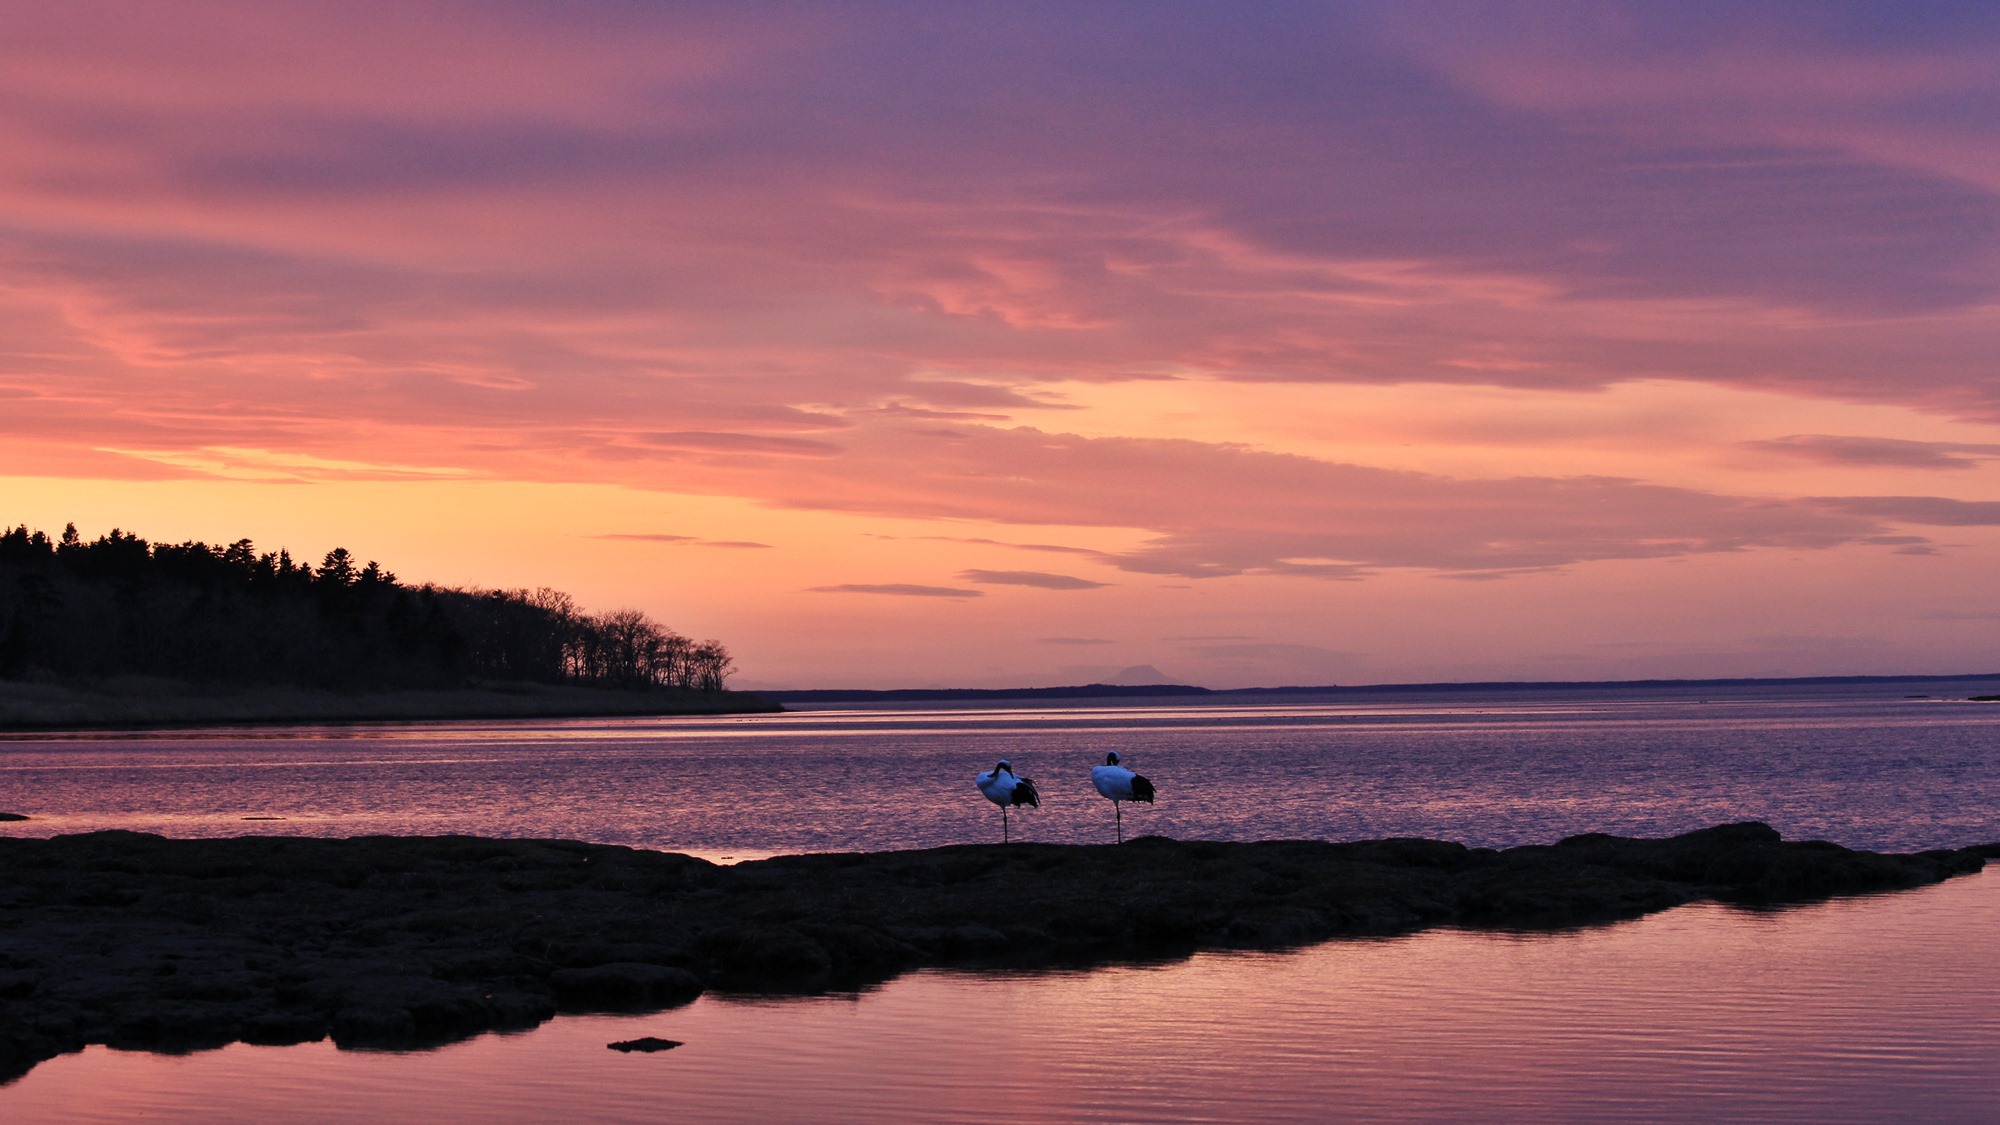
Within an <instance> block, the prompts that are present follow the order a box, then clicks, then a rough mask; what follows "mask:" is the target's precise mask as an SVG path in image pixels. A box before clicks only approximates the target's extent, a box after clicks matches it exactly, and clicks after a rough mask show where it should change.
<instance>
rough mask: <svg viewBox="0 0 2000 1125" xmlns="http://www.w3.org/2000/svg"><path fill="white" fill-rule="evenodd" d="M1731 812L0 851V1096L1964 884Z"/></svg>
mask: <svg viewBox="0 0 2000 1125" xmlns="http://www.w3.org/2000/svg"><path fill="white" fill-rule="evenodd" d="M1992 856H2000V844H1993V845H1983V846H1978V847H1969V848H1961V849H1956V850H1940V851H1928V852H1922V853H1918V854H1914V855H1888V854H1879V853H1873V852H1864V851H1853V850H1849V849H1847V848H1843V847H1839V846H1837V845H1833V844H1828V843H1823V842H1812V841H1808V842H1786V841H1783V840H1781V839H1780V837H1779V835H1778V833H1777V832H1776V831H1774V830H1772V829H1771V828H1770V827H1769V826H1767V825H1763V824H1758V823H1745V824H1732V825H1722V826H1718V827H1715V828H1708V829H1703V830H1701V831H1698V832H1692V833H1688V834H1686V835H1682V836H1675V837H1671V838H1668V839H1660V840H1641V839H1630V838H1625V837H1616V836H1607V835H1599V834H1592V835H1585V836H1577V837H1572V838H1570V839H1567V840H1564V841H1562V842H1560V843H1557V844H1552V845H1536V846H1527V847H1517V848H1509V849H1505V850H1499V851H1496V850H1491V849H1484V848H1467V847H1465V846H1463V845H1460V844H1454V843H1447V842H1442V841H1436V840H1417V839H1391V840H1374V841H1362V842H1354V843H1324V842H1319V841H1296V840H1291V841H1268V842H1259V843H1221V842H1211V841H1175V840H1169V839H1164V838H1161V837H1145V838H1142V839H1138V840H1134V841H1131V842H1129V843H1126V844H1123V845H1095V846H1086V845H1068V844H1033V843H1017V844H1011V845H1002V844H981V845H961V846H953V847H943V848H932V849H927V850H921V851H903V852H879V853H855V854H816V855H799V856H782V857H778V858H775V859H768V860H761V861H757V862H752V863H743V864H739V865H736V866H730V867H724V866H717V865H715V864H711V863H708V862H706V861H704V860H700V859H696V858H693V857H689V856H684V855H677V854H672V853H663V852H650V851H641V850H637V849H632V848H625V847H617V846H610V845H601V844H587V843H578V842H574V841H566V840H500V839H484V838H479V837H469V836H442V837H386V836H379V837H358V838H354V839H344V840H343V839H315V838H309V837H282V836H254V837H239V838H234V839H208V840H172V839H165V838H162V837H158V836H151V835H145V834H141V833H131V832H98V833H90V834H86V835H76V836H60V837H56V838H53V839H7V838H0V1080H4V1079H6V1078H11V1077H16V1076H18V1075H20V1074H23V1073H25V1072H26V1071H27V1070H28V1069H29V1068H31V1067H33V1066H34V1065H35V1064H36V1063H37V1062H40V1061H41V1060H43V1059H46V1058H50V1057H53V1056H55V1055H57V1054H60V1053H64V1052H68V1051H74V1050H79V1049H81V1048H82V1047H84V1046H86V1045H88V1044H92V1043H107V1044H110V1045H112V1046H116V1047H122V1048H134V1049H151V1050H164V1051H185V1050H197V1049H202V1048H208V1047H217V1046H221V1045H224V1044H226V1043H230V1042H234V1041H238V1040H242V1041H247V1042H253V1043H296V1042H306V1041H312V1040H318V1039H322V1038H325V1037H328V1036H331V1037H332V1038H333V1040H334V1042H335V1043H336V1044H337V1045H340V1046H353V1047H362V1046H366V1047H421V1046H426V1045H434V1044H439V1043H444V1042H449V1041H452V1040H455V1039H461V1038H465V1037H467V1036H471V1035H476V1034H478V1033H480V1032H483V1031H487V1030H493V1029H514V1028H525V1027H530V1026H533V1025H535V1024H537V1023H540V1022H541V1021H543V1020H546V1019H549V1018H550V1017H552V1016H553V1015H555V1014H556V1013H557V1012H559V1011H565V1012H570V1011H574V1012H582V1011H605V1010H622V1011H644V1010H651V1009H658V1008H664V1007H670V1006H673V1005H676V1004H682V1003H686V1002H687V1001H689V1000H692V999H693V998H694V997H696V996H698V995H699V994H700V993H701V992H702V991H704V990H706V989H710V988H717V989H725V990H743V991H763V992H782V993H800V994H805V993H813V992H818V991H823V990H827V989H836V988H854V987H860V986H865V985H868V984H871V983H876V982H880V981H883V980H887V979H889V978H890V977H893V976H895V975H896V974H898V973H900V972H903V971H906V970H910V969H914V968H918V967H924V966H998V965H1007V966H1021V967H1039V966H1054V965H1078V964H1091V963H1099V962H1106V961H1114V960H1123V959H1139V958H1155V957H1164V956H1179V955H1185V954H1187V953H1190V952H1193V951H1195V950H1197V949H1202V948H1225V947H1229V948H1263V949H1271V948H1284V947H1289V946H1296V945H1300V944H1304V943H1307V942H1313V941H1318V940H1322V939H1325V938H1331V937H1337V936H1342V935H1387V934H1398V933H1406V932H1410V931H1414V930H1418V929H1422V928H1425V927H1430V926H1440V925H1463V926H1477V927H1492V928H1511V929H1527V928H1535V929H1557V928H1565V927H1572V926H1578V925H1586V924H1591V923H1598V922H1608V921H1614V920H1618V919H1624V918H1632V917H1637V916H1639V915H1642V914H1646V913H1649V912H1651V911H1656V910H1662V909H1666V908H1668V907H1672V906H1677V905H1680V904H1682V903H1687V902H1693V901H1697V900H1702V899H1719V900H1723V901H1728V902H1735V903H1742V904H1745V905H1747V906H1752V907H1755V906H1761V905H1769V904H1778V903H1790V902H1801V901H1811V900H1815V899H1821V898H1826V897H1830V896H1835V895H1847V894H1859V893H1868V892H1877V891H1889V890H1896V889H1901V888H1908V887H1915V886H1921V885H1924V884H1929V883H1935V882H1938V881H1940V880H1943V879H1946V878H1949V877H1951V876H1953V875H1959V874H1964V873H1969V872H1973V871H1978V870H1979V869H1980V868H1981V867H1982V866H1983V864H1984V861H1985V859H1986V858H1988V857H1992Z"/></svg>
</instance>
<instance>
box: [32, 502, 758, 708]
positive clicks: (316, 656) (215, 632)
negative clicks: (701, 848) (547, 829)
mask: <svg viewBox="0 0 2000 1125" xmlns="http://www.w3.org/2000/svg"><path fill="white" fill-rule="evenodd" d="M734 670H735V664H734V662H733V661H732V660H731V659H730V656H729V650H728V649H726V648H724V647H723V646H722V644H721V642H719V641H713V640H709V641H699V642H697V641H691V640H689V639H688V638H686V637H684V636H681V635H680V634H679V633H676V632H674V631H673V630H672V629H669V628H667V627H666V626H664V625H661V624H660V623H659V622H657V621H654V620H653V619H652V618H650V617H648V616H647V615H646V614H644V613H641V612H639V611H638V610H632V609H621V610H614V611H611V612H609V613H588V612H585V611H584V610H582V609H581V608H579V607H578V606H577V604H576V602H575V600H574V599H573V598H571V597H570V596H569V595H568V594H565V593H563V592H562V591H560V590H552V589H549V588H547V587H543V588H541V589H536V590H484V589H476V588H473V589H466V588H458V587H448V586H436V585H431V584H428V583H427V584H424V585H419V586H411V585H405V584H404V583H403V582H401V581H400V580H399V579H398V578H397V577H396V575H395V574H394V573H393V572H391V571H389V570H386V569H384V568H383V567H382V566H381V565H380V564H378V563H376V562H374V561H373V560H370V561H368V562H367V563H361V562H360V561H359V560H358V559H357V558H356V557H355V555H353V554H352V553H351V552H349V551H348V550H347V549H346V548H344V547H336V548H334V549H333V550H331V551H328V552H327V553H326V555H325V556H324V557H323V558H322V559H321V560H320V563H319V565H318V566H313V565H311V564H309V563H306V562H302V561H300V560H297V559H294V558H293V557H292V555H291V552H290V551H287V550H278V551H259V550H257V548H256V546H255V545H254V544H253V543H252V542H251V541H250V540H248V539H239V540H237V541H236V542H234V543H230V544H227V545H211V544H207V543H202V542H199V541H192V540H191V541H189V542H186V543H157V544H156V543H149V542H147V541H146V540H145V539H142V538H140V537H139V536H137V535H134V534H130V533H128V532H125V531H123V530H120V529H113V530H112V531H111V532H109V533H108V534H105V535H102V536H99V537H98V538H96V539H93V540H85V539H83V538H82V537H81V536H80V535H78V534H77V530H76V525H75V524H70V525H69V526H68V527H66V528H64V529H63V532H62V534H61V535H59V536H55V537H51V536H49V535H48V534H46V533H44V532H41V531H31V530H29V529H28V528H27V526H26V525H21V526H17V527H14V528H12V529H11V530H7V531H4V532H0V679H17V680H18V679H53V680H58V681H67V680H78V679H91V678H103V677H110V676H122V675H150V676H165V677H171V678H175V679H184V680H196V681H202V682H211V683H241V684H268V685H291V686H298V687H312V688H329V689H362V688H392V687H394V688H406V687H430V688H436V687H458V686H464V685H466V684H467V683H470V682H476V681H480V680H512V681H525V682H531V683H564V682H568V683H585V684H598V685H607V686H616V687H631V688H646V687H655V686H658V687H671V688H681V689H686V690H692V691H721V690H722V689H723V684H724V681H725V680H726V679H727V677H728V675H729V673H730V672H732V671H734Z"/></svg>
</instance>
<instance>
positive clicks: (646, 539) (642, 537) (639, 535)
mask: <svg viewBox="0 0 2000 1125" xmlns="http://www.w3.org/2000/svg"><path fill="white" fill-rule="evenodd" d="M591 538H592V539H621V540H624V541H626V542H630V543H660V544H665V545H668V546H676V547H721V548H725V549H729V550H744V551H749V550H755V551H768V550H772V549H773V548H772V547H771V545H770V544H769V543H754V542H751V541H750V540H747V539H703V538H701V537H700V536H698V535H666V534H652V533H646V532H610V533H607V534H604V535H593V536H591Z"/></svg>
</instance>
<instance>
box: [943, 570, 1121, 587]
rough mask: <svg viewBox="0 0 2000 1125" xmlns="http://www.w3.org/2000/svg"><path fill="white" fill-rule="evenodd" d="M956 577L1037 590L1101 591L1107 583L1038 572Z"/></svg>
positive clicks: (982, 572)
mask: <svg viewBox="0 0 2000 1125" xmlns="http://www.w3.org/2000/svg"><path fill="white" fill-rule="evenodd" d="M958 577H959V578H960V579H961V580H963V581H966V582H977V583H979V584H980V585H982V586H1032V587H1034V588H1035V589H1038V590H1101V589H1103V588H1104V587H1105V586H1106V585H1108V583H1104V582H1093V581H1091V580H1090V579H1088V578H1074V577H1071V576H1070V575H1067V574H1048V573H1045V572H1043V571H1039V570H964V571H960V572H959V575H958Z"/></svg>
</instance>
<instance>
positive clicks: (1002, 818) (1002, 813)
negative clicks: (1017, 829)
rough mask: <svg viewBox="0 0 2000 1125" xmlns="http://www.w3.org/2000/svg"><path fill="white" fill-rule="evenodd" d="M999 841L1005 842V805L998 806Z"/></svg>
mask: <svg viewBox="0 0 2000 1125" xmlns="http://www.w3.org/2000/svg"><path fill="white" fill-rule="evenodd" d="M1000 842H1001V843H1003V844H1004V843H1006V842H1007V806H1006V805H1001V806H1000Z"/></svg>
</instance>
